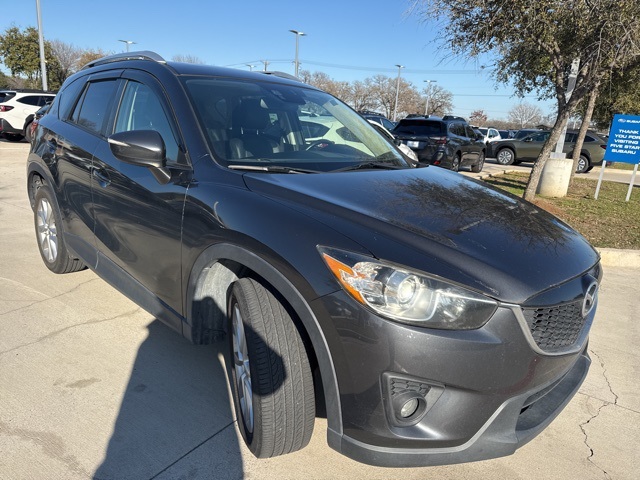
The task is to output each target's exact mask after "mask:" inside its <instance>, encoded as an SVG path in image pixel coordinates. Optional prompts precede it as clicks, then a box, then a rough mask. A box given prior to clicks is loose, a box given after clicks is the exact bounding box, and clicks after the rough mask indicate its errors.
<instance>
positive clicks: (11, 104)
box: [0, 90, 56, 142]
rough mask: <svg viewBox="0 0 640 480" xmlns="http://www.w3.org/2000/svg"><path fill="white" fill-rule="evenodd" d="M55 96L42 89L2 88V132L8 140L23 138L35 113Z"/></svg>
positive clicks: (0, 130)
mask: <svg viewBox="0 0 640 480" xmlns="http://www.w3.org/2000/svg"><path fill="white" fill-rule="evenodd" d="M55 96H56V95H55V94H54V93H47V92H44V91H42V90H0V134H2V135H3V136H4V137H5V138H6V139H7V140H11V141H15V142H17V141H20V140H22V137H24V136H27V135H28V132H29V130H30V129H29V127H30V123H31V122H32V121H33V117H34V114H35V113H36V112H37V111H38V110H39V109H40V108H41V107H43V106H44V105H46V104H47V103H49V102H51V101H53V99H54V98H55Z"/></svg>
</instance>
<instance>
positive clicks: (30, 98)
mask: <svg viewBox="0 0 640 480" xmlns="http://www.w3.org/2000/svg"><path fill="white" fill-rule="evenodd" d="M16 101H17V102H18V103H24V104H25V105H33V106H34V107H37V106H38V102H39V101H40V95H27V96H26V97H22V98H19V99H18V100H16Z"/></svg>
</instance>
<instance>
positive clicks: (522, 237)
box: [244, 167, 599, 303]
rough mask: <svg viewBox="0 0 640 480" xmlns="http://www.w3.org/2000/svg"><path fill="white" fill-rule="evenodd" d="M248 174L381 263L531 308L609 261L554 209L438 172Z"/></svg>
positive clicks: (251, 181) (250, 182) (249, 180)
mask: <svg viewBox="0 0 640 480" xmlns="http://www.w3.org/2000/svg"><path fill="white" fill-rule="evenodd" d="M244 177H245V182H246V184H247V187H248V188H249V189H250V190H252V191H254V192H256V193H259V194H262V195H265V196H268V197H270V198H272V199H274V200H276V201H280V202H284V203H286V204H287V205H289V206H290V207H292V208H295V209H297V210H300V211H303V212H305V213H306V214H307V215H309V216H310V217H313V218H315V219H316V220H317V221H321V222H323V223H325V224H326V225H327V226H329V227H331V228H332V229H334V230H336V231H339V232H340V233H341V234H343V235H346V236H348V237H349V238H351V239H352V240H354V241H356V242H358V243H359V244H360V245H362V246H363V247H364V248H365V249H367V250H368V251H369V252H371V254H372V255H374V256H375V257H378V258H380V259H385V260H388V261H392V262H396V263H399V264H401V265H405V266H408V267H411V268H414V269H419V270H422V271H424V272H427V273H430V274H432V275H437V276H441V277H444V278H447V279H449V280H452V281H454V282H457V283H461V284H463V285H466V286H469V287H472V288H474V289H476V290H479V291H482V292H483V293H485V294H487V295H490V296H492V297H493V298H496V299H498V300H501V301H505V302H514V303H522V302H524V301H525V300H526V299H527V298H530V297H531V296H533V295H535V294H537V293H539V292H541V291H543V290H546V289H548V288H550V287H552V286H554V285H558V284H560V283H563V282H565V281H567V280H569V279H571V278H574V277H576V276H578V275H581V274H583V273H584V272H586V271H588V270H589V269H590V268H592V267H593V266H594V265H595V264H596V263H597V262H598V260H599V256H598V254H597V252H596V251H595V250H594V249H593V248H592V247H591V245H590V244H589V243H588V242H587V241H586V240H585V239H584V238H583V237H582V236H581V235H580V234H579V233H577V232H576V231H575V230H573V229H572V228H570V227H569V226H567V225H566V224H564V223H563V222H561V221H560V220H558V219H557V218H555V217H554V216H552V215H550V214H548V213H547V212H545V211H543V210H540V209H539V208H537V207H535V206H534V205H532V204H530V203H528V202H525V201H524V200H521V199H520V198H518V197H515V196H512V195H510V194H507V193H505V192H503V191H500V190H497V189H494V188H491V187H489V186H487V185H486V184H484V183H483V182H479V181H476V180H472V179H469V178H467V177H464V176H462V175H460V174H457V173H453V172H449V171H446V170H442V169H438V168H434V167H428V168H418V169H406V170H382V171H380V170H375V171H374V170H372V171H354V172H343V173H329V174H308V175H293V174H290V175H285V174H255V173H248V174H245V176H244ZM322 241H323V240H322V239H318V242H319V243H322ZM330 246H335V245H330Z"/></svg>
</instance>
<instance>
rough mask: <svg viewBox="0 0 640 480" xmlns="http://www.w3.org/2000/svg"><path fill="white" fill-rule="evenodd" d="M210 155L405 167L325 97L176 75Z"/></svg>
mask: <svg viewBox="0 0 640 480" xmlns="http://www.w3.org/2000/svg"><path fill="white" fill-rule="evenodd" d="M183 82H184V84H185V86H186V89H187V92H188V93H189V96H190V97H191V100H192V102H193V105H194V108H195V110H196V113H197V116H198V119H199V121H200V124H201V126H202V130H203V132H204V133H205V134H206V137H207V141H208V143H209V145H210V147H211V149H212V151H213V153H214V157H215V159H216V160H217V161H218V162H219V163H221V164H222V165H225V166H228V167H230V168H234V167H235V168H238V167H245V166H256V167H262V166H274V167H288V168H304V169H307V170H314V171H322V172H327V171H332V170H338V169H340V168H344V167H348V166H350V165H357V164H361V163H365V162H367V163H368V162H384V163H389V164H390V165H393V166H398V167H406V166H408V164H407V162H406V161H405V160H404V158H403V157H402V155H401V154H400V153H399V152H398V150H397V148H396V147H395V145H393V143H392V142H389V141H388V140H386V139H384V138H383V137H382V136H380V134H379V133H378V132H377V131H376V130H375V129H374V128H373V127H372V126H371V125H369V123H368V122H367V121H366V120H364V119H363V118H362V117H361V116H360V115H358V114H357V113H356V112H354V111H353V110H351V109H350V108H349V107H347V106H346V105H345V104H343V103H342V102H340V101H338V100H337V99H335V98H334V97H332V96H331V95H329V94H327V93H325V92H320V91H317V90H313V89H310V88H306V87H307V86H306V85H304V84H302V83H301V84H300V86H299V87H298V86H292V85H282V84H279V83H271V82H270V81H269V79H268V78H266V79H265V80H264V81H250V80H244V79H243V80H238V79H234V80H229V79H224V78H218V77H216V78H213V77H186V78H184V79H183Z"/></svg>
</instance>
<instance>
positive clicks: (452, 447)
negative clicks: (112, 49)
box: [27, 52, 601, 466]
mask: <svg viewBox="0 0 640 480" xmlns="http://www.w3.org/2000/svg"><path fill="white" fill-rule="evenodd" d="M27 179H28V183H27V189H28V194H29V198H30V200H31V204H32V206H33V212H34V223H35V232H36V236H37V240H38V242H37V244H38V247H39V249H40V254H41V256H42V259H43V262H44V264H45V265H46V266H47V267H48V268H49V269H50V270H51V271H52V272H55V273H67V272H73V271H77V270H80V269H83V268H86V267H88V268H90V269H92V270H93V271H94V272H96V273H97V274H98V275H99V276H100V277H102V278H103V279H104V280H105V281H107V282H109V283H110V284H112V285H114V286H115V287H116V288H118V289H119V290H120V291H121V292H123V293H124V294H125V295H127V296H129V297H130V298H131V299H133V300H134V301H135V302H136V303H137V304H139V305H141V306H142V307H144V308H145V309H147V310H148V311H149V312H150V313H151V314H153V315H154V316H155V317H156V318H158V319H160V320H161V321H163V322H165V323H166V324H167V325H169V326H170V327H171V328H173V329H175V330H177V331H178V332H179V333H181V334H182V335H184V336H185V337H186V338H187V339H189V340H190V341H191V342H193V343H195V344H208V343H212V342H217V341H219V340H221V339H224V338H226V341H227V342H228V350H229V352H230V353H229V354H228V357H227V358H226V361H227V364H228V370H229V381H230V385H231V390H232V393H233V398H234V405H235V411H236V418H237V420H238V422H237V425H238V428H239V430H240V432H241V434H242V436H243V438H244V440H245V441H246V443H247V445H248V447H249V448H250V450H251V451H252V452H253V453H254V454H255V455H256V456H258V457H270V456H274V455H280V454H284V453H288V452H292V451H295V450H297V449H300V448H303V447H304V446H305V445H306V444H307V443H308V442H309V439H310V437H311V432H312V429H313V427H314V420H315V415H316V405H322V409H321V410H320V411H322V412H324V411H326V417H327V426H328V430H327V432H328V433H327V435H328V443H329V445H330V446H331V447H332V448H334V449H336V450H338V451H339V452H341V453H343V454H345V455H347V456H349V457H351V458H354V459H356V460H358V461H361V462H367V463H370V464H375V465H385V466H417V465H438V464H446V463H457V462H467V461H475V460H481V459H486V458H492V457H497V456H502V455H508V454H511V453H513V452H514V451H515V450H516V449H517V448H518V447H520V446H522V445H523V444H525V443H526V442H528V441H529V440H531V439H532V438H533V437H535V436H536V435H537V434H538V433H540V432H541V431H542V430H543V429H544V428H545V427H546V426H547V425H548V424H549V423H550V422H551V421H552V420H553V419H554V418H555V417H556V415H558V413H559V412H560V411H561V410H562V408H563V407H564V406H565V405H566V404H567V403H568V402H569V400H570V399H571V398H572V396H573V395H574V394H575V393H576V392H577V390H578V388H579V387H580V384H581V383H582V381H583V379H584V378H585V375H586V374H587V370H588V368H589V363H590V360H589V356H588V353H587V342H588V335H589V330H590V327H591V324H592V322H593V320H594V316H595V311H596V303H597V292H598V284H599V282H600V278H601V269H600V265H599V257H598V254H597V253H596V251H595V250H594V249H593V248H592V247H591V246H590V245H589V243H587V241H586V240H585V239H584V238H583V237H582V236H581V235H579V234H578V233H576V232H575V231H574V230H572V229H571V228H570V227H568V226H567V225H565V224H564V223H562V222H561V221H560V220H558V219H556V218H555V217H553V216H551V215H549V214H547V213H545V212H544V211H541V210H539V209H538V208H536V207H535V206H534V205H531V204H529V203H527V202H524V201H522V200H521V199H519V198H516V197H513V196H511V195H509V194H506V193H504V192H501V191H498V190H495V189H491V188H489V187H487V186H486V185H485V184H483V183H481V182H478V181H475V180H470V179H467V178H464V177H462V176H460V175H458V174H455V173H452V172H449V171H446V170H443V169H439V168H434V167H422V168H414V167H413V166H411V165H409V164H408V163H407V162H406V161H405V160H404V158H403V156H402V155H401V154H400V153H399V151H398V150H397V149H396V148H395V146H394V145H392V144H391V143H390V142H388V141H387V140H385V139H384V138H383V137H381V136H380V135H379V134H378V133H377V131H376V130H375V129H374V128H373V127H372V126H371V125H370V124H369V122H367V121H366V120H365V119H364V118H362V117H361V116H360V115H359V114H357V113H356V112H355V111H353V110H351V109H350V108H349V107H347V106H346V105H345V104H343V103H342V102H340V101H339V100H337V99H336V98H334V97H332V96H331V95H329V94H327V93H325V92H322V91H320V90H318V89H316V88H313V87H310V86H308V85H305V84H303V83H301V82H299V81H296V80H292V79H286V78H281V77H279V76H277V75H267V74H264V73H261V72H246V71H241V70H233V69H224V68H215V67H209V66H204V65H193V64H181V63H173V62H166V61H164V60H163V59H162V58H160V57H159V56H158V55H156V54H154V53H151V52H132V53H127V54H120V55H115V56H112V57H106V58H103V59H101V60H97V61H95V62H93V63H92V64H90V65H88V66H87V67H85V68H84V69H83V70H81V71H80V72H78V73H77V74H75V75H74V76H72V77H70V78H69V79H68V80H67V81H66V82H65V83H64V85H63V86H62V88H61V90H60V93H59V95H58V96H57V97H56V99H55V101H54V103H53V104H52V105H51V107H50V110H49V113H48V114H47V115H45V116H43V117H42V118H41V119H40V121H39V124H38V126H37V127H36V130H35V137H34V140H33V142H32V144H31V150H30V153H29V157H28V162H27ZM221 407H222V406H219V407H216V406H213V407H212V408H221ZM153 414H154V412H149V415H153ZM193 414H194V415H206V414H207V412H193ZM159 425H161V423H159ZM158 428H161V426H159V427H158Z"/></svg>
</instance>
